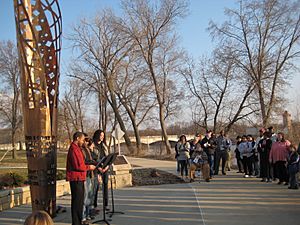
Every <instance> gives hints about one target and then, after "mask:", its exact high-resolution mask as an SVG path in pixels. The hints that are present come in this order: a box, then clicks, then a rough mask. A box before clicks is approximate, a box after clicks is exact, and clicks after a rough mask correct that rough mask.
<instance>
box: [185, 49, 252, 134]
mask: <svg viewBox="0 0 300 225" xmlns="http://www.w3.org/2000/svg"><path fill="white" fill-rule="evenodd" d="M223 56H224V54H223V52H222V54H221V53H220V52H219V51H216V52H215V54H214V55H213V57H212V59H203V60H202V61H201V62H200V63H199V65H195V64H194V63H193V62H192V61H190V62H188V63H187V65H188V66H187V68H185V69H184V70H182V75H183V76H184V78H185V80H186V84H187V86H188V88H189V91H190V94H191V95H192V96H193V97H194V98H195V101H194V102H193V104H194V105H192V109H193V115H192V116H193V119H194V121H195V122H196V123H197V124H198V125H199V126H200V127H202V128H204V129H206V130H207V129H209V128H210V127H212V129H213V131H214V132H216V131H217V129H225V130H226V131H229V130H230V129H231V127H232V126H233V125H234V124H235V123H236V122H238V121H239V120H242V119H245V118H247V117H249V116H250V115H252V114H253V113H255V110H253V107H254V106H255V102H253V101H251V98H250V97H251V93H252V92H253V86H254V85H253V83H252V82H249V81H246V80H244V79H242V77H241V76H240V72H241V71H240V70H239V69H238V68H237V67H236V64H235V63H234V60H232V59H231V60H229V57H225V58H224V57H223Z"/></svg>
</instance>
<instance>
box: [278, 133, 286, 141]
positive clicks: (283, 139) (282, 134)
mask: <svg viewBox="0 0 300 225" xmlns="http://www.w3.org/2000/svg"><path fill="white" fill-rule="evenodd" d="M278 134H280V135H281V136H282V140H281V142H285V138H284V133H282V132H279V133H278ZM277 141H279V140H278V138H277Z"/></svg>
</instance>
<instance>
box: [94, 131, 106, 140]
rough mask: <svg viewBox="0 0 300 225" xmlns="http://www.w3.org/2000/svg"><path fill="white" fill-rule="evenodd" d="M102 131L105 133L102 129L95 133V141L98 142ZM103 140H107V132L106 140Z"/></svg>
mask: <svg viewBox="0 0 300 225" xmlns="http://www.w3.org/2000/svg"><path fill="white" fill-rule="evenodd" d="M101 133H104V131H103V130H100V129H99V130H96V131H95V133H94V135H93V141H94V142H95V143H97V142H98V141H99V140H100V135H101ZM103 141H104V142H105V133H104V140H103Z"/></svg>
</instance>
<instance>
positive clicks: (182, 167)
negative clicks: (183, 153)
mask: <svg viewBox="0 0 300 225" xmlns="http://www.w3.org/2000/svg"><path fill="white" fill-rule="evenodd" d="M179 164H180V175H181V176H183V171H184V172H185V176H188V161H187V160H179Z"/></svg>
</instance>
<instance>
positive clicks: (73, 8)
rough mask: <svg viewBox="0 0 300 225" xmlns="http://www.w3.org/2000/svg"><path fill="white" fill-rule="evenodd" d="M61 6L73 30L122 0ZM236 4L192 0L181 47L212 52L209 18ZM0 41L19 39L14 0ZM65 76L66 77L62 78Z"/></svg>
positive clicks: (2, 10)
mask: <svg viewBox="0 0 300 225" xmlns="http://www.w3.org/2000/svg"><path fill="white" fill-rule="evenodd" d="M59 2H60V7H61V11H62V17H63V33H64V35H66V34H68V33H70V30H71V29H70V28H71V25H72V24H74V23H76V21H77V20H78V19H80V18H81V17H90V16H93V15H95V13H97V11H99V10H101V9H103V8H107V7H112V8H113V9H114V11H115V12H116V13H117V14H118V13H121V10H120V1H119V0H60V1H59ZM225 7H228V8H232V7H235V1H234V0H190V12H189V15H188V16H187V17H186V18H184V19H183V20H181V21H180V22H179V24H178V26H177V33H178V34H179V35H180V37H181V38H180V40H181V43H180V44H181V46H182V47H184V48H185V49H187V51H188V52H189V53H190V54H191V55H193V56H194V57H196V58H197V57H200V56H201V55H203V54H209V53H210V52H211V50H212V48H213V43H212V42H211V38H210V36H209V33H208V32H207V31H206V28H207V27H208V23H209V21H210V20H213V21H217V22H218V23H221V22H222V21H224V20H225V16H224V8H225ZM0 31H1V32H0V40H13V41H14V42H15V40H16V32H15V21H14V12H13V0H1V1H0ZM69 46H70V43H68V42H67V41H66V40H64V39H63V50H62V65H61V68H62V76H64V70H65V68H64V67H65V65H67V64H68V61H69V57H70V54H71V50H70V48H68V47H69ZM62 78H63V77H62ZM299 87H300V75H299V73H298V74H296V75H295V76H294V79H293V80H292V81H291V88H289V91H288V95H287V96H288V97H289V98H290V99H292V100H293V101H294V102H296V101H297V100H298V101H299V102H298V104H300V99H299V97H300V92H299V90H298V89H296V88H299Z"/></svg>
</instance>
